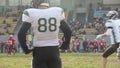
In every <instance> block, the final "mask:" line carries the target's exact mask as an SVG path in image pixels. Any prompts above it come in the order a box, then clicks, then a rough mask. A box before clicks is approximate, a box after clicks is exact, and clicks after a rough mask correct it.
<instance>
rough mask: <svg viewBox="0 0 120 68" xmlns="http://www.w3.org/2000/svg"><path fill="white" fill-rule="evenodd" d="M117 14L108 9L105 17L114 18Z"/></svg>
mask: <svg viewBox="0 0 120 68" xmlns="http://www.w3.org/2000/svg"><path fill="white" fill-rule="evenodd" d="M118 16H119V14H118V12H117V11H109V12H108V13H107V14H106V17H107V18H108V19H115V18H118Z"/></svg>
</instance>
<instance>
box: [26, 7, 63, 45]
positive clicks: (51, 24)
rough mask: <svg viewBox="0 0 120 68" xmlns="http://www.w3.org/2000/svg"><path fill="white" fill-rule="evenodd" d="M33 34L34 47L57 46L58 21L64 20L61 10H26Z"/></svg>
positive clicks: (53, 8) (54, 8)
mask: <svg viewBox="0 0 120 68" xmlns="http://www.w3.org/2000/svg"><path fill="white" fill-rule="evenodd" d="M25 11H26V12H28V14H29V17H30V22H31V24H32V29H33V32H34V41H35V43H34V46H36V47H42V46H56V45H58V32H59V26H60V21H61V20H62V19H64V15H63V16H62V9H61V8H58V7H52V8H48V9H27V10H25Z"/></svg>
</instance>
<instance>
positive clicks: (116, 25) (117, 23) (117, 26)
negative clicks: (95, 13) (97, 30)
mask: <svg viewBox="0 0 120 68" xmlns="http://www.w3.org/2000/svg"><path fill="white" fill-rule="evenodd" d="M106 16H107V18H108V20H107V21H106V23H105V26H106V28H107V31H106V32H105V33H103V34H100V35H97V37H96V39H98V38H100V37H105V36H110V40H111V46H110V47H109V48H108V49H107V50H106V51H105V52H104V53H103V68H106V64H107V58H108V56H110V55H111V54H113V53H114V52H115V51H116V50H117V48H118V47H120V20H119V19H118V13H117V12H116V11H109V12H108V13H107V14H106Z"/></svg>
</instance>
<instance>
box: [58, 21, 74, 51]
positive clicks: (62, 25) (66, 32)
mask: <svg viewBox="0 0 120 68" xmlns="http://www.w3.org/2000/svg"><path fill="white" fill-rule="evenodd" d="M60 29H61V30H62V32H63V33H64V38H65V41H63V44H62V46H64V48H61V49H67V48H69V44H70V39H71V34H72V31H71V29H70V28H69V26H68V25H67V23H66V22H65V21H64V20H62V21H61V22H60Z"/></svg>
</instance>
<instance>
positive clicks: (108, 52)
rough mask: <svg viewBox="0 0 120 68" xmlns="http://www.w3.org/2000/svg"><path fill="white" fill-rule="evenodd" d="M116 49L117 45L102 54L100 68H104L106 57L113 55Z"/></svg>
mask: <svg viewBox="0 0 120 68" xmlns="http://www.w3.org/2000/svg"><path fill="white" fill-rule="evenodd" d="M117 48H118V44H115V45H112V46H110V47H109V48H108V49H107V50H106V51H105V52H104V53H103V62H102V63H103V64H102V65H103V66H102V68H106V65H107V58H108V56H110V55H111V54H113V53H114V52H115V51H116V50H117Z"/></svg>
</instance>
